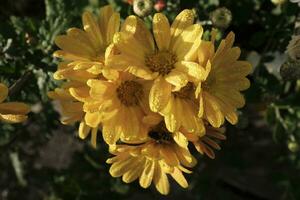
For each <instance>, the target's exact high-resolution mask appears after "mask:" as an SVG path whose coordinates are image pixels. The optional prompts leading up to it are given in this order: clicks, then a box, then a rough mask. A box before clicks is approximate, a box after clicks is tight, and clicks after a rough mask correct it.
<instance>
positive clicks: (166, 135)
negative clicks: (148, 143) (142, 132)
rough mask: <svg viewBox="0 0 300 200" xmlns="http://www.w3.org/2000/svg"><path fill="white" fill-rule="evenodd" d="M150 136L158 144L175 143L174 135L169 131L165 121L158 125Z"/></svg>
mask: <svg viewBox="0 0 300 200" xmlns="http://www.w3.org/2000/svg"><path fill="white" fill-rule="evenodd" d="M148 135H149V137H150V138H152V139H153V140H155V141H156V142H157V143H170V142H172V141H173V138H172V133H170V132H169V131H168V129H167V128H166V126H165V123H164V122H163V121H162V122H160V123H159V124H158V125H156V126H155V127H154V128H153V129H152V131H150V132H149V133H148Z"/></svg>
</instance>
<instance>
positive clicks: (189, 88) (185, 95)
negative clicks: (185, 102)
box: [174, 82, 195, 99]
mask: <svg viewBox="0 0 300 200" xmlns="http://www.w3.org/2000/svg"><path fill="white" fill-rule="evenodd" d="M194 91H195V87H194V84H193V83H191V82H188V83H187V84H186V86H184V87H183V88H181V89H180V90H179V91H178V92H174V96H175V97H177V98H181V99H191V98H193V97H194V96H193V95H194Z"/></svg>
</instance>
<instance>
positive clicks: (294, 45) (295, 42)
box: [286, 35, 300, 60]
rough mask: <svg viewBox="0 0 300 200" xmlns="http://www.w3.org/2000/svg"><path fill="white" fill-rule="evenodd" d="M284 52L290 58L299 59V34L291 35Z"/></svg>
mask: <svg viewBox="0 0 300 200" xmlns="http://www.w3.org/2000/svg"><path fill="white" fill-rule="evenodd" d="M286 52H287V54H288V56H289V57H290V58H291V59H293V60H300V35H294V36H292V39H291V40H290V42H289V45H288V46H287V48H286Z"/></svg>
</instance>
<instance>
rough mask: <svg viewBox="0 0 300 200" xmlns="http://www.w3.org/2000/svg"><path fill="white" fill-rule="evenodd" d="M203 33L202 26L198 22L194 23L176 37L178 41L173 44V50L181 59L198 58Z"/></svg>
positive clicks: (190, 59)
mask: <svg viewBox="0 0 300 200" xmlns="http://www.w3.org/2000/svg"><path fill="white" fill-rule="evenodd" d="M202 33H203V29H202V27H201V26H200V25H198V24H194V25H191V26H189V27H188V28H186V29H185V30H183V31H182V33H181V34H180V35H179V36H178V37H177V38H176V41H175V43H174V45H173V46H172V51H173V52H175V54H176V56H177V59H178V60H179V61H181V60H184V61H194V60H196V58H197V54H198V49H199V46H200V43H201V37H202Z"/></svg>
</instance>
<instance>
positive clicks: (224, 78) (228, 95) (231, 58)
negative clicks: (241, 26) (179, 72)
mask: <svg viewBox="0 0 300 200" xmlns="http://www.w3.org/2000/svg"><path fill="white" fill-rule="evenodd" d="M233 42H234V34H233V33H232V32H231V33H229V34H228V35H227V37H226V38H225V40H222V41H221V43H220V45H219V47H218V49H217V50H216V51H215V47H214V39H212V41H203V42H202V43H201V45H200V49H199V51H198V60H199V64H200V65H201V66H203V67H205V73H204V74H203V76H204V79H205V81H203V82H200V84H199V85H198V87H197V92H196V94H197V96H198V98H199V101H200V108H199V117H203V118H205V119H206V120H207V121H208V122H209V123H210V124H211V125H212V126H213V127H220V126H221V125H222V124H223V123H224V118H225V119H226V120H227V121H229V122H230V123H231V124H236V123H237V121H238V116H237V109H238V108H241V107H243V106H244V104H245V99H244V97H243V95H242V94H241V93H240V91H243V90H246V89H247V88H249V86H250V82H249V80H248V79H247V78H246V76H247V75H248V74H249V73H250V72H251V69H252V67H251V64H250V63H249V62H246V61H240V60H238V58H239V57H240V53H241V51H240V49H239V48H238V47H232V45H233Z"/></svg>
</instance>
